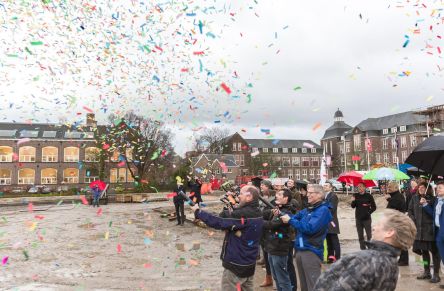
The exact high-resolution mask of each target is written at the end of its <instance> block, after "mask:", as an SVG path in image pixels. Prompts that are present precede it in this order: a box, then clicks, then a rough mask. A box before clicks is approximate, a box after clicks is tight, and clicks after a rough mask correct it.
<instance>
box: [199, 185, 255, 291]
mask: <svg viewBox="0 0 444 291" xmlns="http://www.w3.org/2000/svg"><path fill="white" fill-rule="evenodd" d="M191 209H192V210H193V211H194V213H195V216H196V218H198V219H200V220H201V221H203V222H205V223H206V224H207V225H208V226H209V227H212V228H215V229H221V230H225V232H226V234H225V238H224V243H223V245H222V252H221V256H220V258H221V260H222V266H223V267H224V272H223V275H222V282H221V284H222V287H221V289H222V290H224V291H236V290H239V287H240V288H241V289H242V290H244V291H254V286H253V282H254V281H253V277H254V272H255V267H256V257H257V254H258V251H259V240H260V237H261V235H262V226H263V219H262V213H261V211H260V209H259V190H258V189H257V188H256V187H254V186H249V185H247V186H244V187H243V188H242V189H241V190H240V193H239V204H238V205H236V206H235V207H234V209H233V210H232V211H231V210H229V209H227V210H224V211H223V212H222V213H221V214H220V215H219V216H216V215H213V214H211V213H208V212H205V211H202V210H200V209H199V205H198V204H195V205H194V206H192V207H191Z"/></svg>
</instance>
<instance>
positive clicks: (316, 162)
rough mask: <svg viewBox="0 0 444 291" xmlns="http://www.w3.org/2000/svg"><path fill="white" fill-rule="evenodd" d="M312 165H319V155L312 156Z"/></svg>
mask: <svg viewBox="0 0 444 291" xmlns="http://www.w3.org/2000/svg"><path fill="white" fill-rule="evenodd" d="M311 165H312V166H313V167H319V158H318V157H312V158H311Z"/></svg>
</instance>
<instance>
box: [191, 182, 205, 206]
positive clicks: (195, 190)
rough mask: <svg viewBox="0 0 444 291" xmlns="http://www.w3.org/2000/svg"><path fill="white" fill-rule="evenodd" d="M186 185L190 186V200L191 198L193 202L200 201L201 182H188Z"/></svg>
mask: <svg viewBox="0 0 444 291" xmlns="http://www.w3.org/2000/svg"><path fill="white" fill-rule="evenodd" d="M188 187H190V198H191V200H193V201H194V202H195V203H200V202H202V201H203V200H202V195H201V193H200V189H201V188H202V184H201V183H198V182H196V181H195V182H191V181H189V182H188Z"/></svg>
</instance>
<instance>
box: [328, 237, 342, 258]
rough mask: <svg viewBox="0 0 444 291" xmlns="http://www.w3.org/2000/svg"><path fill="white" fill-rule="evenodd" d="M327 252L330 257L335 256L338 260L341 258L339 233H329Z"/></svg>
mask: <svg viewBox="0 0 444 291" xmlns="http://www.w3.org/2000/svg"><path fill="white" fill-rule="evenodd" d="M326 239H327V252H328V257H331V256H334V257H335V258H336V260H339V259H340V258H341V245H340V244H339V238H338V234H336V233H327V237H326Z"/></svg>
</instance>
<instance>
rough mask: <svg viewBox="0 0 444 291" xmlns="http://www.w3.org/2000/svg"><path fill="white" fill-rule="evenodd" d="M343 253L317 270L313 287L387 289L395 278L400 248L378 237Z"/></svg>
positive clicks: (321, 290) (321, 289) (318, 289)
mask: <svg viewBox="0 0 444 291" xmlns="http://www.w3.org/2000/svg"><path fill="white" fill-rule="evenodd" d="M365 244H366V245H367V247H368V249H366V250H362V251H360V252H357V253H354V254H350V255H346V256H344V257H342V258H341V259H340V260H339V261H337V262H336V263H334V264H333V265H332V266H331V267H330V269H328V270H327V271H325V272H324V273H322V274H321V276H320V277H319V279H318V281H317V282H316V285H315V286H314V288H313V291H324V290H325V291H351V290H356V291H358V290H359V291H382V290H383V291H390V290H395V288H396V283H397V281H398V273H399V269H398V258H397V257H398V256H399V255H400V253H401V252H400V250H399V249H397V248H395V247H393V246H391V245H389V244H386V243H384V242H381V241H370V242H365Z"/></svg>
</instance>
